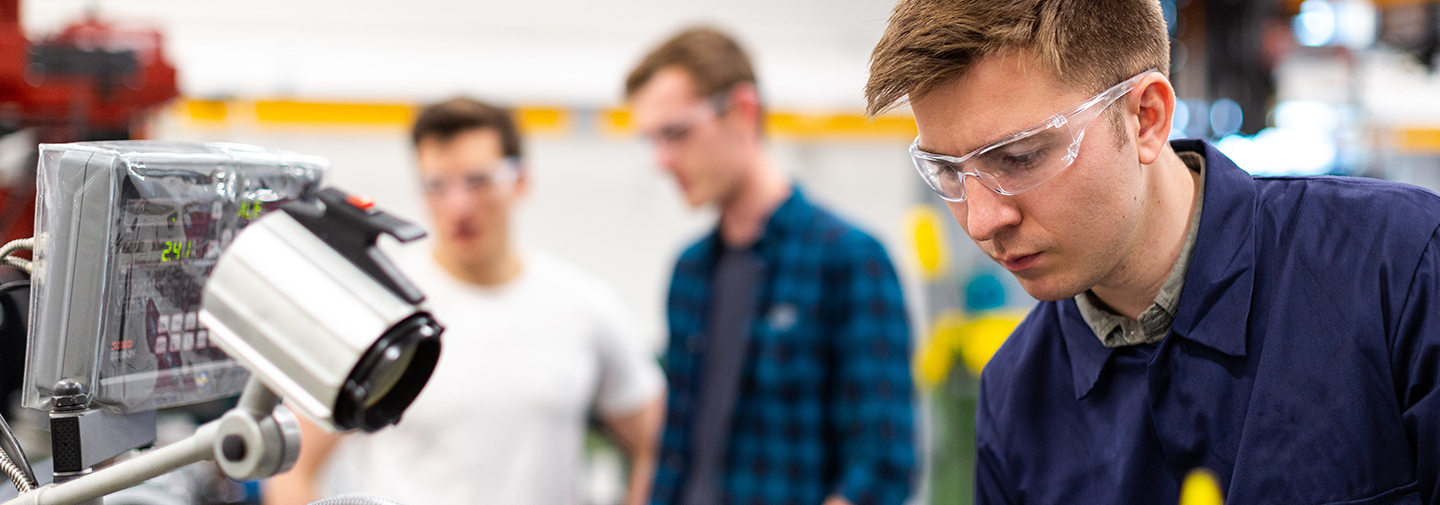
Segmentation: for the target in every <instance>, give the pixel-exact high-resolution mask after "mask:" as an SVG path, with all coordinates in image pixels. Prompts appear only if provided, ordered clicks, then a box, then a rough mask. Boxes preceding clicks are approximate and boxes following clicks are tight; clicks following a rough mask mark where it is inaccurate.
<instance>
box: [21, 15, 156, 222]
mask: <svg viewBox="0 0 1440 505" xmlns="http://www.w3.org/2000/svg"><path fill="white" fill-rule="evenodd" d="M178 94H179V93H178V91H177V89H176V86H175V67H174V66H173V65H171V64H170V62H169V61H167V60H166V59H165V55H164V53H163V52H162V51H161V36H160V33H159V32H157V31H155V30H136V29H122V28H117V27H115V26H112V25H108V24H106V23H104V22H102V21H101V20H99V19H97V18H96V17H95V15H94V13H90V14H87V15H86V17H85V19H83V20H81V21H78V22H76V23H73V24H71V25H70V26H67V27H65V29H64V30H62V31H60V33H58V34H55V35H53V36H50V37H46V38H43V39H41V40H38V41H36V42H33V43H32V42H30V41H28V40H26V39H25V33H24V31H23V30H22V29H21V26H20V0H0V135H8V134H11V133H15V132H20V131H28V132H30V133H29V135H31V136H30V137H29V138H31V139H33V143H39V142H72V141H81V140H123V139H134V138H142V137H144V136H145V131H144V128H145V121H144V119H145V118H146V117H147V116H148V115H149V114H150V113H151V112H152V111H154V110H156V109H157V108H158V107H159V106H161V105H163V104H165V103H166V102H168V101H170V99H172V98H175V97H176V96H177V95H178ZM26 147H27V148H29V149H31V150H32V151H33V149H34V147H35V146H34V145H28V146H26ZM34 166H35V164H34V163H33V158H32V162H31V163H29V164H28V167H27V168H28V170H29V171H31V172H33V170H34ZM31 172H27V174H29V175H30V176H27V177H22V178H15V177H10V178H8V179H9V180H8V181H6V182H7V183H8V184H5V185H0V243H5V242H8V241H10V240H12V239H15V238H22V237H28V236H30V234H31V227H32V225H33V222H32V221H33V219H32V217H31V216H33V214H34V212H33V209H34V179H33V173H31Z"/></svg>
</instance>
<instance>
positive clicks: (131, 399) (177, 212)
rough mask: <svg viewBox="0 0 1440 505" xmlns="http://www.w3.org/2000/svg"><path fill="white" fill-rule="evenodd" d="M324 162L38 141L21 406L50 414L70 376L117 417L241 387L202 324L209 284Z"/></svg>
mask: <svg viewBox="0 0 1440 505" xmlns="http://www.w3.org/2000/svg"><path fill="white" fill-rule="evenodd" d="M327 167H328V162H327V161H325V160H324V159H322V158H317V157H313V156H303V155H299V154H295V153H290V152H284V151H272V150H265V149H261V148H258V147H254V146H247V145H241V144H225V143H198V142H158V141H130V142H83V143H74V144H44V145H41V146H40V169H39V176H38V178H37V179H38V186H39V187H38V197H37V201H36V209H35V230H36V232H35V233H36V236H35V262H34V272H32V288H31V299H30V300H31V301H30V307H31V309H30V310H31V314H30V341H29V346H28V348H27V353H26V367H25V368H26V371H25V389H24V397H23V398H22V403H23V404H24V406H26V407H29V408H34V409H41V410H50V409H52V408H53V407H54V398H53V397H52V390H53V388H54V386H55V385H56V384H57V383H58V382H59V381H61V380H65V379H69V380H73V381H75V382H77V383H79V384H80V385H81V386H83V388H84V392H85V393H86V394H87V395H88V396H89V401H90V402H91V404H92V405H93V406H105V407H110V408H115V409H119V410H121V411H125V412H138V411H144V410H151V409H156V408H162V407H169V406H174V405H181V404H186V403H193V402H199V401H205V400H211V399H215V398H222V397H225V396H230V395H234V394H237V393H239V392H240V390H241V389H242V388H243V387H244V385H245V381H246V379H247V378H248V374H247V373H246V371H245V370H244V369H243V368H242V367H240V366H239V364H238V363H237V362H235V361H234V360H232V359H230V358H229V357H227V356H226V355H225V353H224V352H223V351H221V350H220V349H219V347H217V346H216V345H214V344H213V343H212V342H210V341H209V331H208V330H207V329H206V328H205V327H204V326H203V325H201V324H200V323H199V320H198V311H199V309H200V297H201V292H202V290H203V288H204V285H205V280H206V279H207V278H208V277H209V275H210V272H211V270H212V269H213V268H214V266H215V261H216V260H217V259H218V257H219V255H220V252H221V251H223V250H224V249H225V247H226V246H228V245H229V242H230V240H231V239H232V237H234V235H235V233H237V232H239V230H240V229H241V228H244V227H245V226H246V225H248V224H249V223H251V222H253V221H255V220H256V219H259V218H260V216H262V215H264V214H266V213H268V212H273V211H277V210H278V209H279V207H280V205H281V204H282V203H284V202H286V201H290V200H295V199H300V198H308V197H309V196H310V195H311V194H312V193H313V192H314V191H315V190H317V189H318V188H319V184H320V179H321V176H322V175H323V173H324V171H325V170H326V168H327Z"/></svg>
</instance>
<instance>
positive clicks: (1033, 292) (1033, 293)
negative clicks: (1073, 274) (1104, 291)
mask: <svg viewBox="0 0 1440 505" xmlns="http://www.w3.org/2000/svg"><path fill="white" fill-rule="evenodd" d="M1015 279H1016V280H1018V281H1020V287H1021V288H1022V289H1024V290H1025V293H1026V294H1028V295H1030V297H1031V298H1034V299H1036V300H1039V301H1042V302H1053V301H1058V300H1064V299H1066V298H1074V297H1075V295H1078V294H1080V293H1084V292H1085V290H1084V289H1081V288H1077V287H1075V286H1073V285H1072V284H1073V283H1068V282H1057V281H1058V279H1053V278H1048V276H1047V277H1042V278H1039V279H1024V278H1021V277H1019V276H1016V277H1015Z"/></svg>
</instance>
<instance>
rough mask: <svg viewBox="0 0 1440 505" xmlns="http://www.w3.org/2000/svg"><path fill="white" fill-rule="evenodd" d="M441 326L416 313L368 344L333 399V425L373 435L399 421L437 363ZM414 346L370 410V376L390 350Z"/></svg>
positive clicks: (433, 320) (423, 313)
mask: <svg viewBox="0 0 1440 505" xmlns="http://www.w3.org/2000/svg"><path fill="white" fill-rule="evenodd" d="M443 331H445V328H444V327H442V326H440V323H437V322H436V321H435V319H434V318H433V317H431V316H430V314H429V313H427V312H417V313H415V314H413V315H411V316H410V317H408V318H405V320H403V321H400V322H399V323H397V324H396V325H395V326H392V327H391V328H390V329H389V330H388V331H386V332H385V334H384V335H382V336H381V337H380V338H379V339H378V340H376V341H375V344H373V345H371V346H370V348H369V349H367V350H366V351H365V354H363V355H362V356H361V358H360V361H359V363H357V364H356V365H355V368H354V369H353V370H351V371H350V375H349V376H348V377H346V378H345V383H344V385H342V386H341V388H340V392H339V395H337V397H336V399H335V410H334V421H335V426H336V427H337V428H340V429H342V430H351V429H360V430H363V431H365V432H374V431H377V430H379V429H381V428H384V427H386V426H389V425H392V424H395V423H397V422H399V421H400V414H401V413H403V412H405V409H406V408H408V407H410V403H411V402H414V401H415V397H417V396H419V395H420V390H421V389H423V388H424V387H425V383H426V382H428V381H429V380H430V374H431V373H433V372H434V371H435V364H436V363H437V362H439V360H440V333H441V332H443ZM411 346H414V347H415V354H414V356H413V357H412V358H411V361H410V364H409V366H407V367H406V369H405V371H404V373H403V374H402V375H401V376H400V379H399V381H397V382H396V383H395V386H394V387H393V388H391V389H390V391H389V392H387V393H386V394H385V396H384V397H383V398H381V399H380V400H379V401H377V402H375V404H374V405H373V406H371V407H369V408H365V407H364V405H365V399H366V396H367V395H368V393H369V391H370V389H371V387H373V385H372V384H370V381H371V379H372V377H371V374H372V373H373V372H375V369H376V367H377V366H378V365H379V364H380V363H381V360H383V359H384V356H385V352H386V351H387V350H389V349H391V348H400V349H402V350H403V349H405V348H408V347H411Z"/></svg>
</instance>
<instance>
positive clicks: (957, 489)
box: [930, 367, 980, 505]
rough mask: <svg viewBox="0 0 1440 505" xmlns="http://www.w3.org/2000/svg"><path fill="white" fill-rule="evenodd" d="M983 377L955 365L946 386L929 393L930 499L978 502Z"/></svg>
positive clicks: (950, 503)
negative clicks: (978, 416)
mask: <svg viewBox="0 0 1440 505" xmlns="http://www.w3.org/2000/svg"><path fill="white" fill-rule="evenodd" d="M979 390H980V380H979V379H977V378H975V377H974V376H972V375H970V374H969V373H967V372H966V371H965V370H964V369H963V368H961V367H956V368H955V369H953V370H952V372H951V373H950V376H949V377H948V378H947V379H946V381H945V385H944V387H939V388H935V390H934V391H932V392H931V393H930V405H931V406H932V409H933V410H932V411H931V416H930V417H931V419H932V420H933V422H934V431H933V433H934V440H933V441H932V444H933V445H932V446H931V453H930V454H931V461H930V465H931V466H930V503H932V504H935V505H957V504H962V505H968V504H973V503H975V405H976V401H975V400H976V397H977V394H978V392H979Z"/></svg>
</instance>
